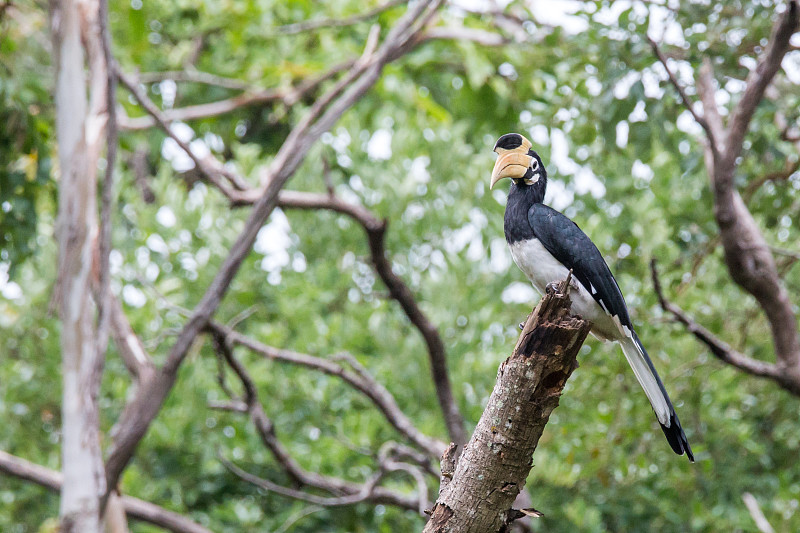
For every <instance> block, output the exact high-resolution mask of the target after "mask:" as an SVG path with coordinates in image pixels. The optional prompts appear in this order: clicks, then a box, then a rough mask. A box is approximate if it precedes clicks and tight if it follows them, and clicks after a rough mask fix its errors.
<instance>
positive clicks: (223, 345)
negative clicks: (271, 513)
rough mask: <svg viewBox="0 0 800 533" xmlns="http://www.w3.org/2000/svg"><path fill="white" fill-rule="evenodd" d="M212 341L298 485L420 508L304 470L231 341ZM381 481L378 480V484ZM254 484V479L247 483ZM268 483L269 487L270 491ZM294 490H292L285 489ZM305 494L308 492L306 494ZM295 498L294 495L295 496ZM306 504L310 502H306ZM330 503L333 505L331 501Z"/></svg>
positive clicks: (408, 500) (256, 421)
mask: <svg viewBox="0 0 800 533" xmlns="http://www.w3.org/2000/svg"><path fill="white" fill-rule="evenodd" d="M212 338H213V339H214V346H215V349H216V350H217V351H218V353H219V354H220V355H221V356H222V357H223V358H224V359H225V361H226V363H227V364H228V366H230V368H231V369H232V370H233V371H234V373H235V374H236V376H237V377H238V378H239V380H240V381H241V383H242V387H243V388H244V391H245V393H244V398H243V399H242V400H243V401H244V403H245V404H246V405H247V409H248V414H249V415H250V419H251V421H252V422H253V425H255V427H256V430H257V431H258V433H259V436H260V437H261V441H262V443H263V444H264V446H265V447H266V448H267V449H268V450H270V452H271V453H272V455H273V457H275V460H276V461H278V463H279V464H280V465H281V466H282V467H283V469H284V470H285V471H286V473H287V475H288V476H289V477H290V478H291V479H292V480H293V481H294V482H295V483H297V484H298V485H301V486H308V487H313V488H316V489H321V490H325V491H328V492H330V493H331V494H336V495H343V496H351V497H352V496H355V495H359V499H357V501H365V500H369V501H373V502H376V503H388V504H390V505H395V506H398V507H402V508H404V509H418V508H419V505H420V503H419V502H417V501H415V500H413V499H411V498H408V497H407V496H405V495H402V494H399V493H396V492H394V491H391V490H389V489H386V488H384V487H379V486H372V487H370V488H369V490H368V491H367V494H366V496H364V497H363V498H362V497H361V496H363V495H364V491H365V485H364V484H358V483H353V482H350V481H345V480H343V479H339V478H335V477H331V476H324V475H322V474H318V473H316V472H309V471H307V470H305V469H304V468H303V467H302V466H300V464H298V463H297V461H295V460H294V459H293V458H292V456H291V454H289V451H288V450H287V449H286V448H285V447H284V446H283V444H282V443H281V442H280V440H279V439H278V436H277V435H276V433H275V425H274V424H273V423H272V420H270V418H269V417H268V416H267V414H266V412H265V411H264V408H263V406H262V405H261V401H260V400H259V398H258V389H257V388H256V385H255V382H254V381H253V378H252V377H251V376H250V374H249V373H248V372H247V369H246V368H245V367H244V365H242V364H241V363H240V362H239V361H238V360H237V359H236V358H235V357H234V356H233V352H232V351H231V348H230V346H229V344H228V341H227V340H226V338H225V337H224V335H222V334H221V333H219V332H217V331H214V330H212ZM379 480H380V478H378V479H377V480H376V482H375V483H376V484H377V481H379ZM248 481H251V482H253V480H248ZM263 481H264V482H265V484H260V483H259V482H256V484H257V485H260V486H262V487H264V488H266V489H267V490H274V491H275V492H279V493H282V494H284V495H287V496H291V495H290V494H287V493H285V492H281V490H282V489H285V487H283V488H282V489H279V488H278V487H280V485H277V484H273V483H271V482H267V481H266V480H263ZM266 484H269V487H271V488H268V487H267V486H266ZM286 490H292V489H286ZM303 494H305V493H303ZM292 497H294V496H292ZM306 501H311V500H308V499H306ZM357 501H352V502H351V501H349V500H348V501H347V502H345V503H340V504H339V505H347V504H350V503H357ZM312 503H319V504H324V503H323V502H322V501H315V502H312ZM329 503H330V502H329ZM426 503H427V502H426Z"/></svg>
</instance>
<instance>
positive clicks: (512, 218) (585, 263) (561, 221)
mask: <svg viewBox="0 0 800 533" xmlns="http://www.w3.org/2000/svg"><path fill="white" fill-rule="evenodd" d="M529 147H530V141H527V139H524V137H522V136H521V135H518V134H507V135H504V136H503V137H501V138H500V139H499V140H498V142H497V144H496V145H495V151H497V152H498V153H500V154H501V157H500V158H498V164H496V165H495V171H494V172H493V176H492V183H493V184H494V182H496V181H497V180H498V179H500V178H502V177H511V178H512V185H511V188H510V190H509V194H508V202H507V204H506V212H505V219H504V230H505V236H506V241H507V242H508V244H509V246H510V247H511V249H512V256H514V260H515V262H517V264H518V265H519V266H520V268H521V269H522V270H523V271H524V272H525V273H526V275H527V276H528V277H529V279H531V281H532V282H533V283H534V286H537V285H539V286H537V289H539V290H541V285H543V284H546V283H547V282H548V281H558V280H557V279H551V280H545V279H544V278H543V277H542V276H545V277H546V276H547V275H549V274H550V273H551V272H553V271H554V266H553V265H556V267H558V268H562V267H563V269H565V270H564V271H565V272H566V271H569V270H572V272H573V276H574V277H575V278H576V279H577V281H578V282H579V283H580V285H581V286H582V287H583V288H584V289H585V291H586V294H587V295H590V296H591V298H592V299H593V300H594V302H596V303H597V305H599V307H600V309H597V308H596V306H595V304H591V305H589V304H588V303H587V302H591V301H592V300H591V299H588V296H587V297H586V298H585V299H584V300H581V296H582V294H581V295H578V296H577V297H576V298H574V301H573V312H578V313H579V314H584V313H585V314H586V315H589V316H594V317H595V320H596V322H598V323H599V322H602V321H605V322H606V324H603V325H600V324H595V325H597V326H598V327H597V328H594V327H593V333H595V334H596V335H598V336H599V337H601V338H603V339H606V340H614V341H618V342H620V344H621V346H622V348H623V352H624V353H625V356H626V358H628V361H629V362H630V364H631V367H632V368H633V370H634V373H635V374H636V377H637V379H638V380H639V381H640V383H641V384H642V387H643V388H644V389H645V392H646V393H647V395H648V398H649V399H650V402H651V404H652V405H653V409H654V410H655V411H656V414H657V415H659V416H658V417H659V423H660V425H661V428H662V430H663V431H664V435H665V436H666V437H667V441H668V442H669V444H670V446H671V447H672V449H673V450H674V451H675V453H677V454H680V455H682V454H683V453H684V452H685V453H686V454H687V456H688V457H689V459H690V460H692V461H693V460H694V456H693V455H692V451H691V448H690V446H689V443H688V441H687V439H686V435H685V434H684V431H683V429H682V427H681V424H680V421H679V420H678V416H677V414H676V413H675V409H674V407H673V405H672V402H671V401H670V399H669V395H668V394H667V391H666V389H665V388H664V384H663V382H662V381H661V379H660V377H659V376H658V373H657V372H656V369H655V367H654V366H653V362H652V361H651V360H650V357H649V356H648V354H647V351H646V350H645V349H644V346H643V345H642V343H641V341H640V340H639V337H638V335H636V332H635V331H634V328H633V324H632V322H631V319H630V316H629V314H628V308H627V305H626V304H625V299H624V297H623V296H622V292H621V291H620V288H619V285H618V284H617V281H616V279H615V278H614V276H613V274H612V273H611V270H610V269H609V268H608V265H607V264H606V262H605V260H604V259H603V256H602V254H601V253H600V251H599V250H598V249H597V247H596V246H595V245H594V243H593V242H592V241H591V239H589V237H588V236H587V235H586V234H585V233H584V232H583V231H582V230H581V229H580V228H579V227H578V225H577V224H575V222H573V221H572V220H570V219H569V218H568V217H566V216H565V215H563V214H562V213H560V212H558V211H557V210H555V209H553V208H551V207H549V206H547V205H544V204H543V203H542V202H543V201H544V194H545V189H546V187H547V171H546V170H545V168H544V165H543V164H542V161H541V158H540V157H539V155H538V154H537V153H536V152H535V151H533V150H532V149H529ZM514 151H516V152H518V153H519V152H522V151H525V152H526V155H527V156H529V158H530V167H529V168H528V169H522V168H520V164H519V155H518V154H515V156H514V157H512V156H510V155H509V153H511V152H514ZM504 156H506V159H507V162H501V159H502V158H503V157H504ZM504 165H505V166H504ZM514 165H515V166H516V168H514V169H513V170H511V171H508V172H507V173H505V172H504V169H505V168H507V167H508V166H514ZM498 168H500V170H498ZM523 172H524V173H523ZM506 174H508V176H506ZM540 245H541V246H540ZM559 265H560V266H559ZM543 271H544V272H547V274H544V273H543ZM576 302H577V304H576ZM576 305H578V306H581V305H582V306H583V308H579V309H576ZM587 305H589V307H586V306H587ZM593 306H594V307H593ZM601 309H602V311H601ZM598 317H600V318H601V320H597V318H598ZM603 317H605V318H603ZM584 318H587V316H584ZM609 319H610V320H609ZM609 324H610V326H609ZM596 329H597V331H596ZM659 413H661V414H659Z"/></svg>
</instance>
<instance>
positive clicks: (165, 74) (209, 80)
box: [137, 70, 251, 91]
mask: <svg viewBox="0 0 800 533" xmlns="http://www.w3.org/2000/svg"><path fill="white" fill-rule="evenodd" d="M137 78H138V80H139V83H158V82H162V81H166V80H172V81H175V82H188V83H202V84H204V85H215V86H217V87H222V88H223V89H232V90H234V91H247V90H249V89H250V88H251V85H250V84H249V83H247V82H244V81H242V80H237V79H234V78H226V77H225V76H218V75H216V74H211V73H210V72H202V71H200V70H162V71H159V72H140V73H139V74H138V75H137Z"/></svg>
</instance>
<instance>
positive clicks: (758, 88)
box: [715, 0, 799, 187]
mask: <svg viewBox="0 0 800 533" xmlns="http://www.w3.org/2000/svg"><path fill="white" fill-rule="evenodd" d="M798 10H799V9H798V6H797V0H790V1H789V2H788V4H787V6H786V11H784V12H783V13H782V14H781V15H779V17H778V21H777V22H776V24H775V27H774V29H773V31H772V36H771V37H770V39H769V44H768V45H767V49H766V51H765V52H764V55H762V56H761V58H760V59H759V61H758V64H757V65H756V68H755V69H753V70H752V71H751V72H750V74H749V75H748V76H747V84H746V86H745V89H744V93H743V94H742V97H741V99H740V100H739V103H738V104H737V105H736V107H735V108H734V110H733V113H732V114H731V118H730V121H729V127H728V138H727V142H726V143H725V144H726V150H725V157H724V158H723V160H722V161H721V163H720V167H721V169H720V177H723V176H724V177H726V178H727V177H728V175H729V174H730V177H729V179H726V180H724V182H723V183H716V184H715V185H716V187H732V183H728V181H732V179H733V170H734V168H735V165H736V158H737V157H739V154H740V153H741V151H742V143H743V142H744V136H745V134H746V133H747V130H748V127H749V125H750V119H751V118H752V117H753V113H755V110H756V107H757V106H758V104H759V103H760V102H761V99H762V97H763V96H764V91H766V90H767V86H768V85H769V84H770V82H772V78H773V77H775V74H777V72H778V71H779V70H780V68H781V62H782V61H783V56H785V55H786V52H788V50H789V40H790V39H791V38H792V35H793V34H794V32H795V31H797V26H798Z"/></svg>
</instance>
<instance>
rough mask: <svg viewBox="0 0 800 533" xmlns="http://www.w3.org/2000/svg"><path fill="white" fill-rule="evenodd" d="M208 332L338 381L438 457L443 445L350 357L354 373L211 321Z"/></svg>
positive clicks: (407, 436)
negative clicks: (265, 342) (429, 434)
mask: <svg viewBox="0 0 800 533" xmlns="http://www.w3.org/2000/svg"><path fill="white" fill-rule="evenodd" d="M208 328H209V329H210V330H211V331H212V332H214V333H215V334H216V335H221V336H222V338H223V339H225V341H226V342H230V343H233V344H238V345H240V346H244V347H246V348H247V349H249V350H251V351H253V352H255V353H257V354H259V355H261V356H263V357H266V358H267V359H271V360H277V361H283V362H286V363H291V364H294V365H301V366H305V367H307V368H313V369H314V370H319V371H321V372H324V373H325V374H328V375H331V376H338V377H340V378H341V379H342V380H343V381H344V382H345V383H347V384H348V385H350V386H352V387H353V388H354V389H356V390H357V391H359V392H361V393H362V394H364V395H365V396H366V397H367V398H369V399H370V400H371V401H372V402H373V403H374V404H375V406H376V407H377V408H378V409H379V410H380V411H381V413H383V415H384V416H385V417H386V420H387V421H388V422H389V423H390V424H391V425H392V426H393V427H394V428H395V429H396V430H397V431H399V432H400V433H401V434H402V435H403V436H405V437H406V438H407V439H408V440H410V441H411V442H413V443H414V444H415V445H416V446H418V447H419V448H420V449H422V450H424V451H425V452H426V453H427V454H429V455H430V456H432V457H438V456H439V455H441V453H442V450H444V447H445V444H444V443H443V442H441V441H439V440H437V439H434V438H431V437H429V436H427V435H425V434H423V433H422V432H420V431H419V430H418V429H417V428H416V427H415V426H414V423H413V422H412V421H411V420H410V419H409V418H408V417H407V416H406V415H405V413H403V411H402V410H401V409H400V407H399V406H398V405H397V402H396V401H395V399H394V397H393V396H392V394H391V393H390V392H389V391H388V390H386V388H385V387H384V386H383V385H381V384H380V383H378V382H377V381H376V380H375V378H373V377H372V376H371V375H370V374H369V373H368V372H367V371H366V369H364V368H363V367H361V365H359V364H358V361H356V360H355V359H354V358H352V357H350V358H348V359H347V360H348V362H349V363H350V364H351V366H353V368H354V369H355V370H356V372H357V373H353V372H349V371H348V370H346V369H345V368H344V367H343V366H342V365H339V364H337V363H335V362H333V361H330V360H328V359H322V358H320V357H314V356H312V355H307V354H302V353H297V352H292V351H289V350H281V349H279V348H273V347H272V346H266V345H264V344H261V343H260V342H258V341H256V340H253V339H251V338H249V337H247V336H245V335H242V334H241V333H237V332H236V331H234V330H232V329H230V328H228V327H226V326H223V325H222V324H218V323H216V322H213V321H212V322H210V323H209V325H208ZM342 357H345V356H342Z"/></svg>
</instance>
